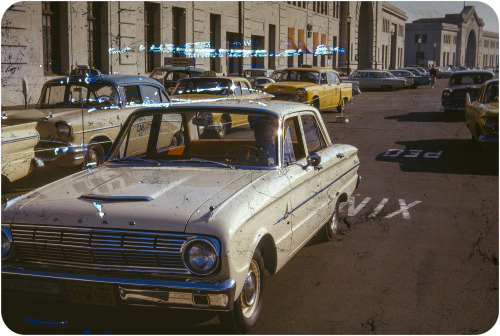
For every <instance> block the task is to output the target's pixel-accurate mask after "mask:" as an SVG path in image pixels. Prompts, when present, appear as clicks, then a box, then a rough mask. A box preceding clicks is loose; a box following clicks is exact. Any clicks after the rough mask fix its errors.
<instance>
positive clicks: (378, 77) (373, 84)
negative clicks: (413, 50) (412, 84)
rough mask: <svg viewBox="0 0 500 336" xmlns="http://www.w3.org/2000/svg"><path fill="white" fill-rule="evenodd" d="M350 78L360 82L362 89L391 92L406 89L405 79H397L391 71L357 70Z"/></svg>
mask: <svg viewBox="0 0 500 336" xmlns="http://www.w3.org/2000/svg"><path fill="white" fill-rule="evenodd" d="M349 78H350V79H352V80H355V81H358V82H359V87H360V88H361V89H382V90H384V91H389V90H392V89H401V88H405V87H406V80H405V79H403V78H396V77H394V76H393V75H392V74H391V73H390V72H389V71H383V70H356V71H354V74H353V75H352V76H351V77H349Z"/></svg>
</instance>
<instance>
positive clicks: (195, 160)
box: [168, 158, 234, 169]
mask: <svg viewBox="0 0 500 336" xmlns="http://www.w3.org/2000/svg"><path fill="white" fill-rule="evenodd" d="M168 162H169V163H211V164H218V165H221V166H224V167H228V168H231V169H234V166H233V165H231V164H229V163H224V162H219V161H212V160H205V159H198V158H191V159H182V160H171V161H168Z"/></svg>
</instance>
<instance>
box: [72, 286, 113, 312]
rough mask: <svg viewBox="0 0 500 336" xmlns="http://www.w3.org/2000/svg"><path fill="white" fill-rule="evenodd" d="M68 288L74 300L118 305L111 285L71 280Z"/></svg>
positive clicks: (103, 304) (85, 302) (102, 304)
mask: <svg viewBox="0 0 500 336" xmlns="http://www.w3.org/2000/svg"><path fill="white" fill-rule="evenodd" d="M67 288H68V293H69V298H70V300H71V301H72V302H75V303H84V304H93V305H100V306H111V307H116V299H115V294H114V292H113V287H112V286H110V285H101V284H87V283H72V282H71V283H68V284H67Z"/></svg>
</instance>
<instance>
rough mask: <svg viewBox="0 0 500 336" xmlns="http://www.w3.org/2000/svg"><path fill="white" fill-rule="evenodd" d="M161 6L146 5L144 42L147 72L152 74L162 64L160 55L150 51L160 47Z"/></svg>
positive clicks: (148, 3) (147, 3)
mask: <svg viewBox="0 0 500 336" xmlns="http://www.w3.org/2000/svg"><path fill="white" fill-rule="evenodd" d="M160 9H161V8H160V4H156V3H152V2H146V3H144V35H145V36H144V41H145V42H146V59H145V60H146V64H145V66H146V72H152V71H153V70H154V69H155V68H156V67H159V66H160V65H161V64H160V63H161V59H160V56H159V54H158V53H156V52H154V51H152V50H150V48H151V47H152V46H156V47H158V46H159V45H160Z"/></svg>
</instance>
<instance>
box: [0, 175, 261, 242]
mask: <svg viewBox="0 0 500 336" xmlns="http://www.w3.org/2000/svg"><path fill="white" fill-rule="evenodd" d="M264 173H265V172H263V173H261V174H259V173H258V172H255V171H252V174H250V173H249V171H247V170H230V169H224V168H222V169H221V168H200V167H197V168H192V167H161V168H160V167H140V168H139V167H130V166H127V167H120V168H116V167H106V166H104V167H97V168H95V169H93V171H92V173H90V172H88V171H83V172H80V173H77V174H74V175H72V176H69V177H67V178H64V179H62V180H59V181H56V182H54V183H52V184H49V185H47V186H45V187H42V188H40V189H37V190H35V191H33V192H31V193H29V194H27V195H25V196H23V197H22V198H21V199H19V200H18V201H16V202H14V203H13V204H12V205H9V206H8V207H6V209H5V210H3V211H2V222H3V223H19V224H23V223H26V224H40V225H58V226H71V227H97V228H115V229H134V230H153V231H170V232H184V231H185V229H186V225H187V223H188V221H189V218H190V217H191V216H192V215H193V213H195V212H197V213H198V214H201V213H202V212H203V213H207V212H209V211H210V210H209V208H210V206H213V207H216V206H218V205H219V204H220V202H221V201H224V200H225V199H227V198H228V197H230V196H231V195H233V194H234V193H235V192H237V191H238V190H239V189H241V188H242V187H244V186H246V185H248V184H249V183H250V182H251V180H252V179H256V178H258V177H259V176H260V175H262V174H264ZM212 198H213V199H214V204H213V205H211V203H210V202H208V201H209V200H210V199H212ZM215 203H217V204H215Z"/></svg>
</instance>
